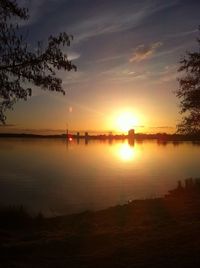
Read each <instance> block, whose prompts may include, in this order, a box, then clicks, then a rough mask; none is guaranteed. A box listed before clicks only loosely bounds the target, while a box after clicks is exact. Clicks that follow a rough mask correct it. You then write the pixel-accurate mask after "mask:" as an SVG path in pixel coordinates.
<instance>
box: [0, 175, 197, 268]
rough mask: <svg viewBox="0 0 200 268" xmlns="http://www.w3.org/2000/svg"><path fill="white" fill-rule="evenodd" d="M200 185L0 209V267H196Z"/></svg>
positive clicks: (188, 184)
mask: <svg viewBox="0 0 200 268" xmlns="http://www.w3.org/2000/svg"><path fill="white" fill-rule="evenodd" d="M199 265H200V187H199V181H192V180H187V181H186V185H185V186H184V187H183V186H182V185H181V184H180V183H179V185H178V187H177V189H175V190H173V191H170V192H169V194H168V195H166V196H165V197H163V198H158V199H148V200H136V201H133V202H131V203H129V204H125V205H123V206H116V207H112V208H108V209H106V210H101V211H98V212H85V213H81V214H75V215H68V216H60V217H55V218H44V217H43V216H42V215H38V216H37V217H34V218H32V217H31V216H30V215H29V214H28V213H27V212H26V211H25V210H24V209H23V208H13V207H12V208H7V209H1V212H0V267H198V266H199Z"/></svg>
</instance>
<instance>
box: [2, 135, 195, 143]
mask: <svg viewBox="0 0 200 268" xmlns="http://www.w3.org/2000/svg"><path fill="white" fill-rule="evenodd" d="M0 138H35V139H38V138H39V139H45V138H48V139H50V138H54V139H55V138H56V139H67V140H68V139H77V140H79V139H85V140H126V139H128V140H131V141H133V140H158V141H163V142H165V141H166V142H167V141H200V135H180V134H166V133H157V134H142V133H136V134H135V135H134V136H131V137H130V136H128V135H125V134H122V135H111V134H110V135H105V134H103V135H89V134H88V135H87V136H85V135H77V134H68V135H66V134H56V135H53V134H52V135H42V134H31V133H30V134H28V133H0Z"/></svg>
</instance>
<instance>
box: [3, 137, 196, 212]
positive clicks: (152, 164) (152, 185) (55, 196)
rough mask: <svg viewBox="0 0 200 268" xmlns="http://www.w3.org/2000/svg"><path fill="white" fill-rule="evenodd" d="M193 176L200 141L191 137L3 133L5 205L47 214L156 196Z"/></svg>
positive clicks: (194, 175)
mask: <svg viewBox="0 0 200 268" xmlns="http://www.w3.org/2000/svg"><path fill="white" fill-rule="evenodd" d="M187 177H200V145H198V144H193V143H191V142H182V143H178V144H174V143H167V144H159V143H157V141H150V140H148V141H142V142H141V141H140V142H139V141H135V142H134V144H132V145H129V144H128V142H127V141H125V142H112V143H109V142H101V141H90V142H89V143H88V144H85V143H84V141H80V143H79V144H77V142H76V141H72V142H70V143H68V144H66V142H65V141H64V140H59V139H57V140H54V139H0V205H3V206H4V205H13V204H14V205H21V204H22V205H24V206H25V207H26V208H28V209H29V210H31V211H33V212H38V211H42V212H43V213H45V214H46V215H58V214H62V213H72V212H79V211H83V210H87V209H91V210H96V209H100V208H105V207H108V206H112V205H116V204H121V203H126V202H128V200H132V199H136V198H148V197H156V196H159V195H163V194H165V193H167V191H168V190H169V189H172V188H174V187H175V186H176V184H177V180H180V179H181V180H184V179H185V178H187Z"/></svg>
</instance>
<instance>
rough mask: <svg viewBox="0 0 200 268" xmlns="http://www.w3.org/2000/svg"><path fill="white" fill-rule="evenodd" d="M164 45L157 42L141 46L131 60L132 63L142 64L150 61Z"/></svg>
mask: <svg viewBox="0 0 200 268" xmlns="http://www.w3.org/2000/svg"><path fill="white" fill-rule="evenodd" d="M162 45H163V43H162V42H156V43H153V44H150V45H144V44H142V45H139V46H138V47H136V49H135V50H134V52H133V55H132V56H131V58H130V59H129V61H130V62H140V61H143V60H147V59H150V58H151V57H152V56H153V55H154V54H155V52H156V50H157V49H158V48H159V47H161V46H162Z"/></svg>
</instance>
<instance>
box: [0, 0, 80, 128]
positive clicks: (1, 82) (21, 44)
mask: <svg viewBox="0 0 200 268" xmlns="http://www.w3.org/2000/svg"><path fill="white" fill-rule="evenodd" d="M28 18H29V15H28V10H27V9H25V8H21V7H19V5H18V4H17V2H16V1H15V0H0V122H2V123H5V120H6V116H5V112H6V110H7V109H10V108H12V107H13V105H14V104H15V103H16V102H17V101H18V100H20V99H24V100H27V98H28V97H30V96H31V93H32V90H31V88H30V87H29V86H27V85H30V84H32V85H35V86H38V87H41V88H42V89H44V90H50V91H57V92H61V93H63V94H65V91H64V90H63V88H62V80H61V79H60V78H58V77H57V76H56V71H57V70H65V71H71V70H76V66H75V65H74V64H73V63H72V62H71V61H70V60H68V57H67V55H66V54H65V53H64V52H63V51H62V47H64V46H70V43H71V40H72V36H70V35H67V34H66V33H65V32H64V33H60V34H59V35H58V36H56V37H54V36H50V37H49V38H48V42H47V45H46V47H45V48H43V46H42V43H41V42H38V43H37V48H32V49H31V48H30V45H28V44H27V42H26V40H25V37H24V36H23V34H21V33H20V27H19V24H18V23H17V22H14V21H16V20H27V19H28Z"/></svg>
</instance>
